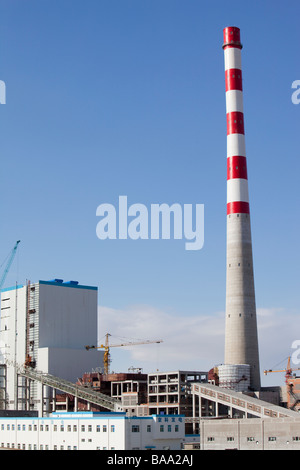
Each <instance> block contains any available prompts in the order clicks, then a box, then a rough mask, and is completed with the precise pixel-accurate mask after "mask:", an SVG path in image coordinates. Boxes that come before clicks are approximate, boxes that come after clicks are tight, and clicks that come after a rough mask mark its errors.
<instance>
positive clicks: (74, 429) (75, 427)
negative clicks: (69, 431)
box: [73, 424, 77, 432]
mask: <svg viewBox="0 0 300 470" xmlns="http://www.w3.org/2000/svg"><path fill="white" fill-rule="evenodd" d="M73 432H77V424H74V426H73Z"/></svg>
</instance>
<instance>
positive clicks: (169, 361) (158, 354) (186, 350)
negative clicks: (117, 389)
mask: <svg viewBox="0 0 300 470" xmlns="http://www.w3.org/2000/svg"><path fill="white" fill-rule="evenodd" d="M99 328H100V330H101V332H99V338H100V337H101V338H102V339H101V341H103V337H104V335H105V333H106V332H109V333H111V334H112V338H111V344H113V343H118V342H119V343H120V340H119V339H118V338H121V339H122V341H124V340H126V339H127V340H128V341H130V340H131V341H133V340H136V341H138V340H140V339H142V340H158V339H162V340H163V343H161V344H159V345H146V346H144V345H143V346H137V347H131V348H130V358H131V360H132V361H134V362H137V361H139V363H142V367H143V368H144V370H146V369H147V371H149V372H151V371H153V370H154V369H157V368H159V369H160V370H172V369H173V370H177V369H185V370H193V369H194V370H208V369H209V368H210V367H212V366H213V365H214V364H216V363H220V362H221V361H222V358H223V349H224V347H223V331H224V315H223V313H222V314H216V315H214V316H200V315H199V316H189V315H181V316H178V314H177V315H175V314H173V313H170V312H166V311H163V310H159V309H157V308H154V307H151V306H149V305H134V306H131V307H128V308H126V309H124V310H117V309H112V308H108V307H99ZM117 337H118V338H117ZM111 354H113V355H114V356H115V357H116V356H117V349H115V350H114V351H113V353H112V351H111ZM120 365H121V364H120ZM129 365H130V364H129ZM118 366H119V364H118ZM115 367H117V366H115ZM127 368H128V366H127V367H126V370H127Z"/></svg>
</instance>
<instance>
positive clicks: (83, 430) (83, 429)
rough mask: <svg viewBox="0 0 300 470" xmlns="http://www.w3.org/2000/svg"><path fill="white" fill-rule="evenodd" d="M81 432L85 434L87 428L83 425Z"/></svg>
mask: <svg viewBox="0 0 300 470" xmlns="http://www.w3.org/2000/svg"><path fill="white" fill-rule="evenodd" d="M81 432H85V426H84V425H83V424H82V425H81Z"/></svg>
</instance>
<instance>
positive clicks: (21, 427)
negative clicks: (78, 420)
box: [1, 424, 115, 432]
mask: <svg viewBox="0 0 300 470" xmlns="http://www.w3.org/2000/svg"><path fill="white" fill-rule="evenodd" d="M107 428H108V427H107V425H106V424H103V425H102V432H107ZM15 429H16V427H15V425H14V424H7V425H6V430H7V431H10V430H11V431H14V430H15ZM4 430H5V425H4V424H1V431H4ZM17 430H18V431H37V430H38V426H37V424H28V425H27V426H26V425H25V424H22V425H21V424H18V425H17ZM49 430H50V426H49V424H45V425H44V424H40V431H49ZM66 430H67V431H68V432H71V431H73V432H77V430H78V426H77V425H76V424H74V425H73V426H71V425H70V424H68V425H67V426H66ZM80 430H81V432H85V431H88V432H92V431H93V426H92V425H91V424H89V425H88V426H85V425H81V426H80ZM53 431H55V432H56V431H62V432H64V431H65V426H64V425H63V424H61V425H60V426H58V425H57V424H55V425H54V426H53ZM96 431H97V432H100V431H101V425H100V424H98V425H97V426H96ZM110 432H115V425H114V424H112V425H111V426H110Z"/></svg>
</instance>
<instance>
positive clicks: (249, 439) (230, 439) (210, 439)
mask: <svg viewBox="0 0 300 470" xmlns="http://www.w3.org/2000/svg"><path fill="white" fill-rule="evenodd" d="M207 441H208V442H214V441H215V438H214V437H211V436H209V437H207ZM255 441H256V439H255V437H252V436H251V437H247V442H255ZM268 441H269V442H275V441H277V437H275V436H269V437H268ZM292 441H294V442H296V441H300V436H293V437H292ZM227 442H234V437H233V436H227Z"/></svg>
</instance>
